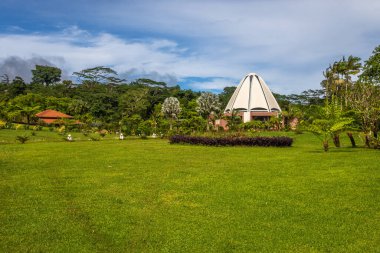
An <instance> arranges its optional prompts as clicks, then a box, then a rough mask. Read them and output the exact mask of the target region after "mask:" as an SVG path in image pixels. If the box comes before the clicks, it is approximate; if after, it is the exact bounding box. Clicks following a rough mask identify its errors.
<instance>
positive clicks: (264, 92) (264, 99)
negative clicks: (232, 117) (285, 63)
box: [224, 73, 281, 113]
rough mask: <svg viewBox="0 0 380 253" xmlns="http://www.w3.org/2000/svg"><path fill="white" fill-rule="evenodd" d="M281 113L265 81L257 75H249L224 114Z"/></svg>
mask: <svg viewBox="0 0 380 253" xmlns="http://www.w3.org/2000/svg"><path fill="white" fill-rule="evenodd" d="M233 110H235V111H243V112H281V108H280V106H279V105H278V103H277V101H276V99H275V98H274V96H273V94H272V92H271V91H270V89H269V87H268V86H267V85H266V83H265V81H264V80H263V79H262V78H261V77H260V76H258V75H257V74H255V73H249V74H248V75H246V76H245V77H244V78H243V79H242V80H241V81H240V84H239V86H238V87H237V88H236V90H235V92H234V94H233V95H232V97H231V98H230V101H229V102H228V104H227V107H226V109H225V110H224V112H226V113H228V112H232V111H233Z"/></svg>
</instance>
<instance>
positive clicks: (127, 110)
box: [119, 88, 149, 117]
mask: <svg viewBox="0 0 380 253" xmlns="http://www.w3.org/2000/svg"><path fill="white" fill-rule="evenodd" d="M147 95H148V89H147V88H137V89H130V90H128V91H127V92H126V93H124V94H123V95H121V96H120V98H119V108H120V110H121V112H122V116H127V117H129V116H131V115H133V114H144V112H146V109H147V107H148V106H149V101H148V99H147Z"/></svg>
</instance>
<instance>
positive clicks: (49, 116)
mask: <svg viewBox="0 0 380 253" xmlns="http://www.w3.org/2000/svg"><path fill="white" fill-rule="evenodd" d="M36 117H38V118H39V119H40V120H42V121H43V122H45V123H47V124H52V123H54V121H56V120H60V119H73V118H74V117H73V116H70V115H67V114H64V113H62V112H57V111H54V110H46V111H43V112H40V113H37V114H36Z"/></svg>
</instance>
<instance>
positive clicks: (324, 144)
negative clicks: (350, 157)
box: [323, 140, 329, 152]
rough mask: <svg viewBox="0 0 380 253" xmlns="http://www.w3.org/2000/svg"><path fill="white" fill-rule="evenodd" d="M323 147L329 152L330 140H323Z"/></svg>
mask: <svg viewBox="0 0 380 253" xmlns="http://www.w3.org/2000/svg"><path fill="white" fill-rule="evenodd" d="M323 149H324V150H325V152H327V151H328V150H329V141H328V140H326V141H323Z"/></svg>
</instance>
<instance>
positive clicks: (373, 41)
mask: <svg viewBox="0 0 380 253" xmlns="http://www.w3.org/2000/svg"><path fill="white" fill-rule="evenodd" d="M0 10H1V15H0V75H3V74H8V75H9V76H10V77H11V78H13V77H14V76H15V75H19V76H21V77H23V78H24V79H25V80H27V81H30V79H31V71H30V70H31V69H33V68H34V66H35V65H36V64H40V65H50V66H56V67H59V68H61V69H62V70H63V78H65V79H70V78H73V77H72V73H73V72H74V71H80V70H83V69H86V68H90V67H95V66H107V67H111V68H113V69H115V70H116V71H117V72H118V73H119V75H120V77H122V78H126V79H127V80H128V81H132V80H134V79H136V78H151V79H154V80H157V81H164V82H166V83H168V84H169V85H177V84H178V85H180V86H181V87H182V88H184V89H193V90H197V91H213V92H220V91H222V90H223V88H224V87H226V86H236V85H238V84H239V81H240V80H241V79H242V78H243V77H244V76H245V75H246V74H248V73H251V72H254V73H257V74H258V75H260V76H261V77H262V78H263V79H264V80H265V81H266V83H267V84H268V85H269V87H270V89H271V90H272V91H274V92H276V93H281V94H291V93H300V92H302V91H304V90H307V89H318V88H320V82H321V80H322V79H323V71H324V70H325V69H326V68H327V67H328V66H329V64H330V63H333V62H334V61H338V60H340V59H341V58H342V57H343V56H348V55H354V56H358V57H360V58H362V59H363V60H366V59H368V57H369V56H370V55H371V53H372V51H373V49H374V48H375V47H376V46H377V45H379V44H380V15H379V13H380V1H378V0H356V1H353V0H351V1H350V0H335V1H332V0H318V1H317V0H315V1H308V0H305V1H301V0H299V1H296V0H251V1H248V0H235V1H232V0H231V1H230V0H228V1H227V0H192V1H190V0H188V1H185V0H176V1H175V0H124V1H121V0H91V1H89V0H74V1H71V0H63V1H61V0H49V1H43V0H28V1H26V0H1V1H0Z"/></svg>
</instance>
